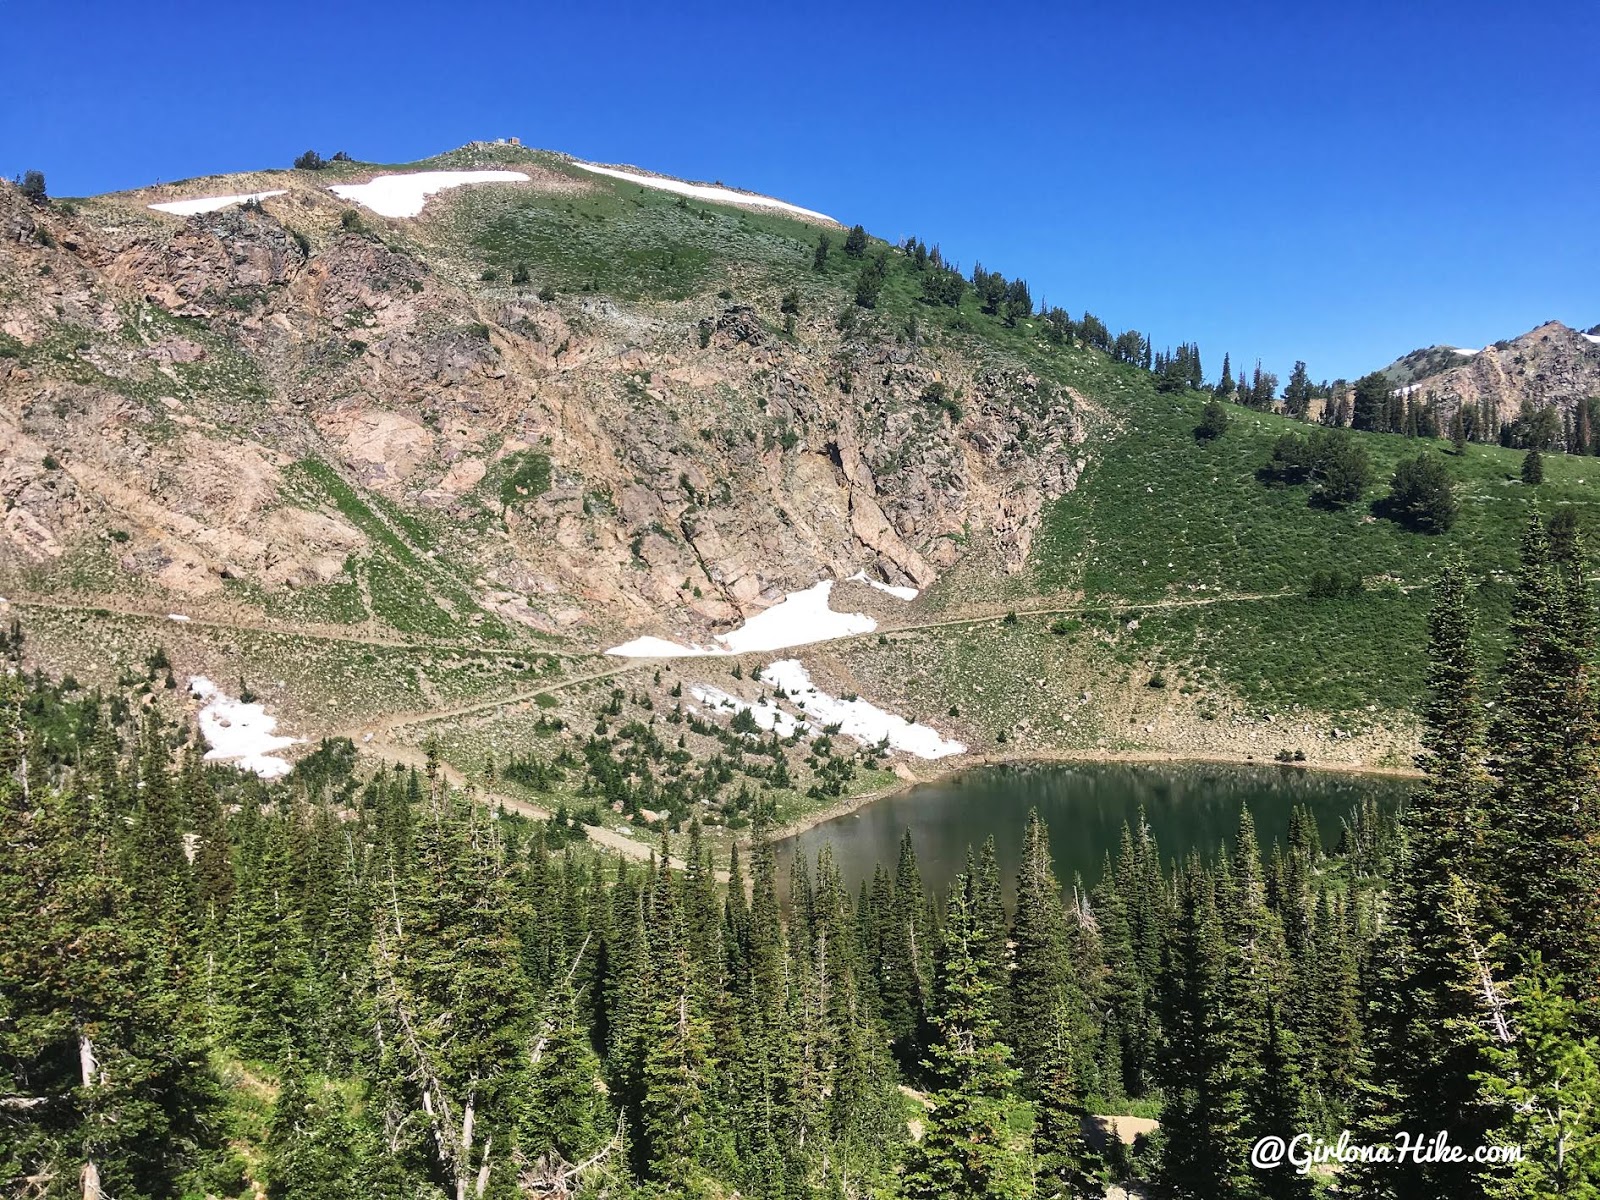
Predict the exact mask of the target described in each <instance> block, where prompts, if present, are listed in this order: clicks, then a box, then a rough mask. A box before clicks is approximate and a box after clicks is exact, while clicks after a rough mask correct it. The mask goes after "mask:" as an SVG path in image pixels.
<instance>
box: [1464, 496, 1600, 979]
mask: <svg viewBox="0 0 1600 1200" xmlns="http://www.w3.org/2000/svg"><path fill="white" fill-rule="evenodd" d="M1564 570H1565V575H1564ZM1572 570H1573V568H1572V566H1570V565H1569V566H1567V567H1566V568H1565V569H1563V567H1561V566H1558V565H1557V563H1556V562H1555V561H1554V556H1553V555H1552V552H1551V548H1550V543H1549V539H1548V538H1547V537H1546V535H1545V532H1544V526H1543V523H1542V522H1541V521H1540V519H1539V517H1538V516H1537V515H1535V516H1534V517H1533V518H1532V519H1531V520H1530V521H1529V525H1528V530H1527V533H1526V535H1525V536H1524V538H1523V543H1522V565H1521V570H1520V572H1519V574H1518V578H1517V591H1516V596H1515V598H1514V599H1513V601H1512V609H1511V620H1510V623H1509V626H1508V630H1507V633H1508V639H1509V645H1508V647H1507V651H1506V658H1505V663H1504V666H1503V667H1502V669H1501V691H1500V702H1499V705H1498V708H1497V710H1496V711H1497V718H1496V721H1495V723H1494V728H1493V744H1494V760H1493V764H1492V765H1493V769H1494V772H1495V774H1496V775H1497V777H1498V781H1499V782H1498V786H1497V787H1496V788H1495V789H1494V790H1493V792H1492V793H1491V797H1490V808H1489V814H1488V821H1489V827H1490V829H1491V830H1492V831H1493V835H1494V836H1493V841H1492V843H1491V845H1490V848H1489V849H1490V853H1489V855H1488V866H1489V867H1490V868H1492V870H1487V871H1486V878H1487V879H1488V880H1489V882H1490V883H1491V884H1492V885H1493V887H1494V896H1493V899H1494V901H1495V903H1496V905H1497V906H1498V909H1499V911H1500V913H1501V914H1502V915H1503V926H1502V930H1503V932H1504V933H1505V934H1506V936H1507V938H1508V939H1509V941H1510V943H1511V945H1512V946H1513V947H1515V948H1516V950H1518V951H1519V952H1520V953H1521V954H1522V955H1524V956H1532V955H1534V954H1538V955H1539V956H1540V957H1541V958H1542V959H1543V961H1544V962H1545V964H1546V965H1547V967H1548V969H1549V970H1551V971H1552V972H1553V973H1555V974H1559V975H1563V976H1565V977H1566V978H1567V979H1568V980H1569V981H1571V983H1572V985H1573V986H1574V987H1579V988H1581V989H1583V992H1582V994H1583V995H1584V996H1586V997H1589V998H1595V997H1596V992H1597V987H1600V984H1597V980H1596V971H1595V967H1594V964H1595V963H1597V962H1600V846H1597V843H1596V834H1597V822H1600V809H1597V805H1600V797H1597V791H1596V778H1597V764H1596V741H1597V736H1600V735H1597V730H1596V724H1595V713H1594V703H1595V697H1594V692H1593V684H1592V681H1591V670H1592V668H1591V666H1590V655H1591V653H1592V650H1593V646H1592V641H1593V634H1592V628H1593V623H1594V622H1593V617H1592V613H1591V611H1590V601H1589V599H1588V596H1587V593H1586V589H1585V588H1584V586H1583V585H1582V584H1581V577H1580V578H1579V579H1578V581H1577V583H1576V586H1574V584H1573V583H1569V579H1570V578H1572V576H1571V572H1572Z"/></svg>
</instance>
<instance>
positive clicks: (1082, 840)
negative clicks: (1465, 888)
mask: <svg viewBox="0 0 1600 1200" xmlns="http://www.w3.org/2000/svg"><path fill="white" fill-rule="evenodd" d="M1411 786H1412V785H1411V784H1410V783H1409V782H1408V781H1406V780H1397V779H1389V778H1384V777H1380V776H1370V775H1349V774H1335V773H1332V772H1317V771H1307V770H1303V769H1297V768H1292V767H1273V766H1260V767H1252V766H1214V765H1210V764H1159V765H1154V764H1143V763H1140V764H1124V763H1083V764H1056V763H1052V764H1039V765H1026V764H1018V765H1013V766H1001V767H979V768H975V769H973V770H970V771H963V772H961V773H960V774H957V775H952V776H951V777H949V778H948V779H943V780H940V781H939V782H937V783H930V784H924V785H921V786H919V787H915V788H911V789H909V790H907V791H904V792H898V793H896V794H894V795H891V796H887V797H885V798H884V799H882V800H877V801H874V802H873V803H871V804H868V805H866V806H865V807H863V808H860V809H858V810H856V811H855V812H853V813H849V814H847V815H845V816H842V817H839V818H836V819H835V820H832V821H829V822H827V823H826V824H823V825H819V826H817V827H816V828H814V829H810V830H807V831H806V832H805V833H802V834H800V835H799V836H798V837H793V838H789V839H787V840H785V841H783V842H781V843H779V845H778V847H777V849H778V858H779V865H780V868H781V870H782V871H783V873H784V875H785V877H787V869H788V864H789V863H790V862H791V861H793V858H794V855H795V853H796V851H799V852H800V853H802V854H804V855H805V856H806V858H807V860H808V861H809V862H811V863H812V864H815V861H816V855H817V851H819V850H820V849H821V848H822V847H823V846H824V845H825V844H826V845H831V846H832V847H833V856H834V860H835V861H836V862H837V863H838V864H839V866H840V869H841V870H842V871H843V873H844V877H845V881H846V882H847V884H848V885H849V886H850V888H851V889H852V890H854V889H855V888H857V887H859V886H860V884H861V881H862V880H863V879H870V878H871V876H872V871H873V867H874V865H875V864H876V863H878V862H882V863H884V864H885V865H887V866H888V868H889V869H890V870H891V871H892V870H893V869H894V863H895V860H896V858H897V856H898V853H899V846H900V839H901V837H902V835H903V834H904V832H905V830H906V829H907V828H909V829H910V830H911V838H912V842H913V843H914V844H915V846H916V848H917V860H918V864H919V865H920V867H921V869H922V877H923V880H924V882H925V883H926V884H927V885H928V887H929V889H930V890H933V891H934V892H935V894H942V892H943V890H944V887H945V885H946V884H947V883H948V882H949V881H950V880H951V879H952V878H954V877H955V876H956V875H957V874H958V873H960V871H961V870H962V868H963V867H964V866H965V863H966V858H967V848H968V847H969V846H972V847H978V846H981V845H982V844H983V842H984V841H985V840H986V839H987V838H988V837H990V836H991V835H993V837H994V840H995V850H996V852H997V853H998V855H999V858H1000V867H1001V871H1002V872H1003V874H1004V876H1005V879H1006V886H1007V888H1008V890H1009V888H1010V886H1011V876H1012V874H1013V873H1014V871H1015V869H1016V865H1017V862H1018V860H1019V859H1020V858H1021V855H1022V833H1023V827H1024V825H1025V824H1026V822H1027V819H1028V812H1029V810H1031V809H1034V808H1037V809H1038V810H1039V815H1040V816H1041V817H1043V818H1044V820H1045V823H1046V824H1047V825H1048V826H1049V829H1050V849H1051V852H1052V853H1053V855H1054V857H1055V864H1056V874H1057V875H1058V876H1059V877H1060V879H1061V881H1062V885H1063V886H1064V887H1070V886H1071V884H1072V879H1073V876H1074V874H1080V875H1082V877H1083V878H1084V880H1085V881H1086V882H1087V883H1089V884H1090V885H1091V886H1092V885H1093V884H1095V883H1097V882H1098V881H1099V879H1100V868H1101V864H1102V862H1103V861H1104V858H1105V855H1106V853H1107V852H1108V851H1109V852H1110V853H1112V854H1113V855H1114V854H1115V853H1116V850H1117V845H1118V842H1119V840H1120V838H1121V835H1122V826H1123V824H1124V823H1126V824H1127V825H1129V826H1130V827H1132V826H1135V825H1136V824H1137V822H1138V819H1139V810H1140V807H1141V806H1142V807H1143V809H1144V814H1145V819H1146V820H1147V821H1148V822H1149V823H1150V827H1151V829H1152V830H1153V831H1154V833H1155V836H1156V840H1157V842H1158V843H1159V845H1160V847H1161V854H1162V857H1163V858H1164V859H1166V860H1168V861H1170V860H1172V859H1173V858H1182V857H1184V856H1186V855H1187V854H1188V853H1189V852H1190V851H1191V850H1199V851H1200V852H1201V854H1202V855H1210V854H1211V853H1213V852H1215V851H1216V850H1217V849H1219V848H1220V847H1222V846H1224V845H1231V843H1232V841H1233V836H1234V833H1235V832H1236V831H1237V829H1238V826H1239V814H1240V812H1241V811H1242V810H1243V809H1244V808H1246V807H1248V808H1249V809H1250V813H1251V815H1252V816H1253V817H1254V818H1255V824H1256V831H1257V835H1258V836H1259V838H1260V841H1261V845H1262V847H1263V851H1265V850H1266V849H1267V848H1269V847H1270V846H1271V845H1272V842H1273V840H1274V839H1277V840H1278V841H1279V842H1284V841H1286V840H1287V837H1288V832H1289V814H1290V811H1291V810H1292V809H1293V807H1294V806H1295V805H1296V804H1300V805H1303V806H1305V807H1306V808H1307V809H1309V810H1310V811H1311V813H1312V814H1313V815H1314V816H1315V817H1316V820H1317V824H1318V826H1319V827H1320V828H1321V830H1322V838H1323V843H1324V845H1326V846H1327V847H1328V848H1329V849H1330V850H1331V849H1332V848H1333V847H1334V846H1335V845H1337V844H1338V841H1339V835H1340V831H1341V819H1342V818H1344V817H1346V816H1347V815H1348V814H1349V813H1350V811H1351V810H1352V809H1353V808H1355V807H1356V806H1357V805H1359V804H1360V803H1361V801H1362V800H1363V799H1364V798H1365V797H1367V796H1372V797H1374V798H1375V799H1376V800H1377V801H1378V803H1379V804H1380V805H1381V806H1382V807H1383V808H1384V809H1386V810H1388V811H1393V810H1395V809H1396V808H1398V807H1399V806H1400V804H1401V802H1402V800H1403V799H1404V797H1405V795H1406V792H1407V791H1408V790H1409V789H1410V787H1411Z"/></svg>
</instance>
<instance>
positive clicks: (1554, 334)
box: [1384, 321, 1600, 421]
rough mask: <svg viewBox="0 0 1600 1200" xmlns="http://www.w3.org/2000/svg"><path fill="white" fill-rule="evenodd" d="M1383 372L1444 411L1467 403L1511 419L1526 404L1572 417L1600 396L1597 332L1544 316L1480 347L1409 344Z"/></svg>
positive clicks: (1599, 346) (1500, 417) (1396, 384)
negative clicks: (1537, 322) (1409, 349)
mask: <svg viewBox="0 0 1600 1200" xmlns="http://www.w3.org/2000/svg"><path fill="white" fill-rule="evenodd" d="M1384 373H1385V374H1386V375H1388V376H1389V378H1390V379H1392V380H1393V381H1394V384H1395V386H1396V387H1409V388H1412V389H1415V390H1417V391H1418V392H1421V393H1423V394H1431V395H1433V396H1436V397H1438V399H1439V401H1440V406H1441V409H1442V411H1443V413H1444V415H1445V416H1446V417H1448V416H1449V415H1450V414H1452V413H1454V412H1455V411H1456V409H1457V408H1459V407H1461V406H1462V405H1466V406H1467V407H1469V408H1473V409H1478V410H1485V409H1487V410H1488V411H1490V412H1493V413H1494V414H1496V416H1497V417H1498V419H1499V420H1500V421H1510V420H1514V419H1515V418H1516V416H1517V415H1518V413H1519V412H1520V411H1521V410H1522V407H1523V405H1524V404H1529V405H1532V406H1533V408H1535V409H1540V408H1546V407H1549V406H1551V405H1554V406H1555V407H1556V408H1559V409H1560V410H1561V412H1562V414H1563V415H1564V416H1566V417H1569V418H1570V417H1572V416H1573V414H1574V412H1575V411H1576V409H1577V406H1578V405H1579V404H1581V403H1583V402H1584V401H1586V400H1590V399H1593V398H1596V397H1600V334H1596V333H1594V332H1589V333H1580V332H1579V331H1577V330H1575V329H1571V328H1569V327H1568V326H1566V325H1563V324H1562V323H1561V322H1560V321H1547V322H1545V323H1544V324H1543V325H1540V326H1539V327H1538V328H1536V329H1531V330H1529V331H1528V332H1527V333H1525V334H1523V335H1522V336H1521V337H1518V338H1513V339H1512V340H1511V341H1508V342H1496V343H1495V344H1494V345H1492V346H1485V347H1483V348H1482V349H1480V350H1463V349H1457V348H1455V347H1450V346H1430V347H1427V348H1426V349H1422V350H1413V351H1412V352H1411V353H1410V354H1408V355H1406V356H1405V357H1403V358H1400V359H1398V360H1396V361H1395V362H1394V363H1391V364H1390V365H1389V366H1388V367H1387V368H1385V372H1384Z"/></svg>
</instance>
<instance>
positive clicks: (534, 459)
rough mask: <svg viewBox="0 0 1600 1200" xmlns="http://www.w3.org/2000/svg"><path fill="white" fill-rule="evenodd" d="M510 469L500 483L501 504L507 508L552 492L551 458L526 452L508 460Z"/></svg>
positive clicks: (546, 455)
mask: <svg viewBox="0 0 1600 1200" xmlns="http://www.w3.org/2000/svg"><path fill="white" fill-rule="evenodd" d="M507 466H508V467H509V468H510V469H509V471H508V473H507V474H506V476H505V478H504V479H502V480H501V481H500V503H501V504H502V505H504V506H505V507H506V508H510V507H511V506H512V505H513V504H518V503H521V502H522V501H524V500H532V499H533V498H534V497H536V496H542V495H544V494H545V493H546V492H548V491H549V490H550V456H549V455H548V454H538V453H534V452H531V451H524V452H522V453H520V454H516V455H513V456H512V457H511V458H510V459H508V460H507Z"/></svg>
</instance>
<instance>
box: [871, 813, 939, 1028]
mask: <svg viewBox="0 0 1600 1200" xmlns="http://www.w3.org/2000/svg"><path fill="white" fill-rule="evenodd" d="M930 938H931V934H930V931H929V929H928V915H927V900H926V897H925V895H924V893H923V890H922V873H921V871H920V870H919V869H918V867H917V852H916V848H915V847H914V846H913V845H912V842H911V831H910V830H909V829H907V830H906V832H905V836H904V837H903V838H902V839H901V841H900V859H899V863H898V865H897V867H896V869H895V879H894V887H893V890H892V892H891V894H890V900H889V908H888V913H887V915H886V919H885V922H884V928H883V944H882V946H881V948H880V950H879V954H878V961H877V964H876V972H877V983H878V1003H879V1006H880V1011H881V1012H882V1014H883V1022H884V1024H885V1025H886V1026H887V1027H888V1029H889V1035H890V1037H891V1038H892V1039H893V1041H894V1043H895V1048H896V1050H897V1052H899V1053H900V1054H901V1055H902V1056H907V1055H909V1053H910V1051H911V1048H912V1045H913V1044H914V1041H915V1039H916V1037H917V1035H918V1033H919V1031H920V1030H921V1028H922V1023H923V1004H924V997H925V995H926V991H927V985H926V982H925V981H926V979H927V957H926V956H927V954H928V952H929V949H930V947H929V945H928V943H929V941H930Z"/></svg>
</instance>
